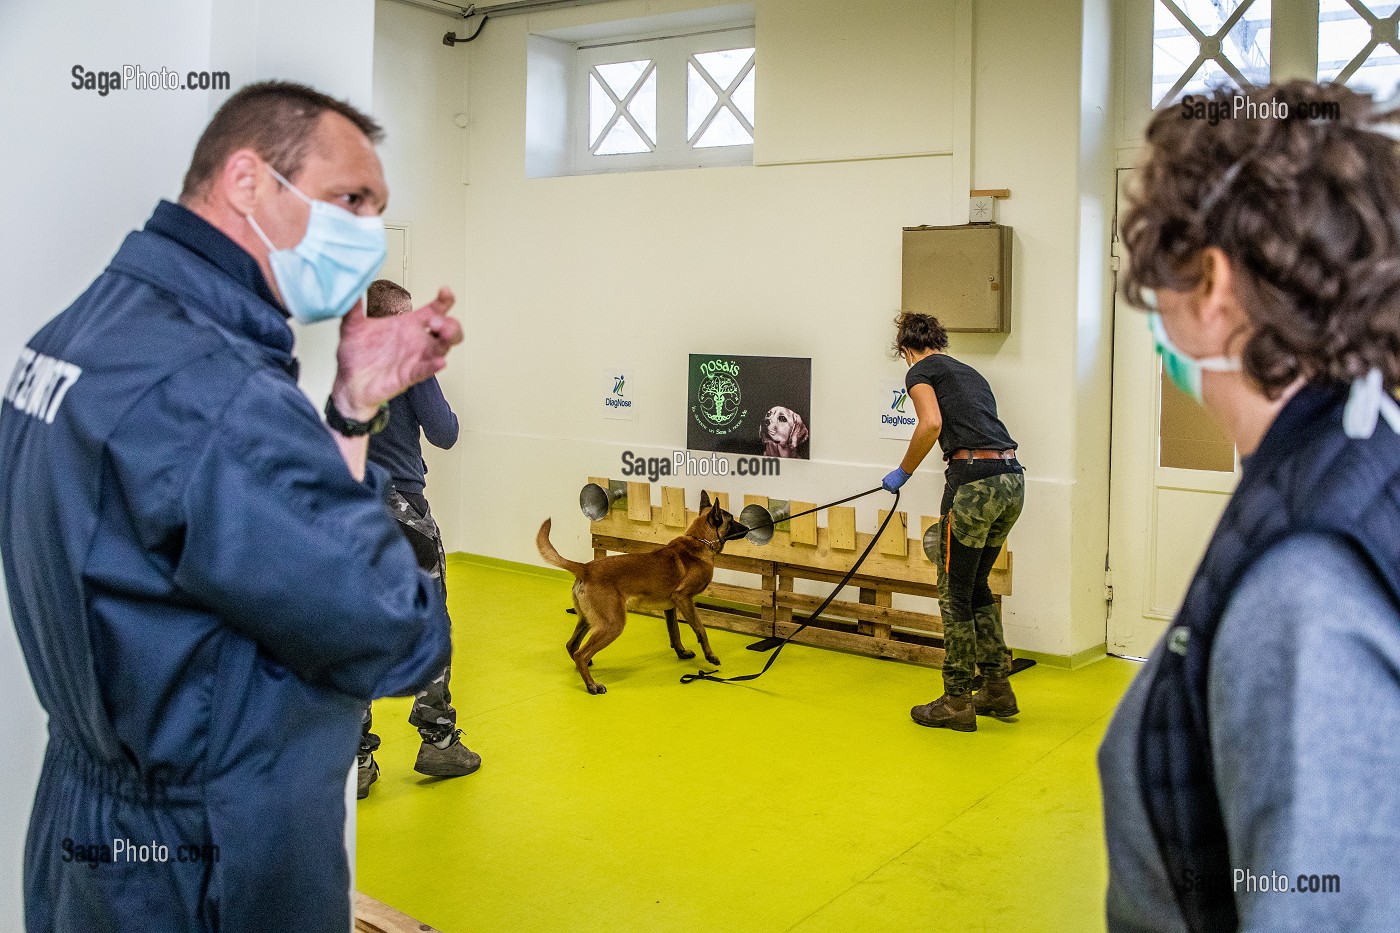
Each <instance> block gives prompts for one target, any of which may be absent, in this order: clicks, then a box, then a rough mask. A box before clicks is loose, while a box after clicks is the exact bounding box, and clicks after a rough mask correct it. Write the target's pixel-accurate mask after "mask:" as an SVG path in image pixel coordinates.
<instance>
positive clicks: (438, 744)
mask: <svg viewBox="0 0 1400 933" xmlns="http://www.w3.org/2000/svg"><path fill="white" fill-rule="evenodd" d="M412 307H413V303H412V300H411V299H410V297H409V294H408V292H407V291H406V290H404V289H403V288H401V287H399V286H398V285H396V284H394V283H393V282H390V281H389V280H387V279H380V280H378V281H376V282H373V283H371V284H370V287H369V295H368V298H367V301H366V313H367V314H368V315H369V316H370V317H388V316H390V315H394V314H401V313H403V312H405V311H408V310H411V309H412ZM420 434H421V435H423V436H426V437H427V439H428V441H429V442H430V443H432V444H433V445H434V446H437V447H442V448H444V449H445V448H448V447H451V446H452V445H453V444H454V443H456V441H457V416H456V415H455V414H453V412H452V408H451V406H450V405H448V404H447V399H446V398H445V397H444V396H443V394H442V387H441V386H439V385H438V382H437V377H435V376H430V377H428V378H427V379H425V380H423V381H422V382H420V383H418V384H417V385H415V386H412V387H410V388H409V389H408V390H407V391H406V392H404V393H403V394H402V395H399V396H397V397H396V398H394V399H392V400H391V401H390V402H389V423H388V425H387V426H386V427H385V428H384V430H383V431H381V432H379V433H378V434H376V435H374V436H373V437H372V438H371V439H370V443H369V459H370V461H371V462H373V463H376V464H378V465H379V466H381V467H383V468H384V469H385V470H387V471H388V473H389V479H390V481H391V483H392V487H391V489H390V492H389V510H390V511H391V512H392V513H393V515H394V518H396V519H398V522H399V530H400V531H402V532H403V534H404V537H405V538H407V539H408V543H409V544H411V545H413V553H414V554H415V555H416V556H417V558H418V566H419V567H420V568H422V569H423V570H425V571H427V572H428V573H429V574H430V575H431V576H432V577H433V579H435V580H437V581H438V588H439V592H440V593H441V594H442V599H443V600H444V601H446V599H447V557H446V554H445V553H444V552H443V548H442V534H441V533H440V532H439V530H438V526H437V522H436V521H434V520H433V513H432V510H431V509H430V508H429V507H428V500H427V499H426V498H425V497H424V496H423V483H424V474H425V473H426V472H427V467H426V466H425V465H424V464H423V453H422V447H421V443H420ZM451 678H452V668H451V667H450V666H449V667H447V668H445V669H444V670H443V672H442V673H441V674H439V675H438V676H437V677H436V678H434V680H433V682H432V683H431V684H429V685H428V686H427V687H426V688H424V689H423V690H421V691H420V692H419V693H418V695H417V697H415V698H414V700H413V710H412V712H410V713H409V715H408V721H409V723H411V724H412V725H414V726H416V727H417V728H418V735H419V737H420V738H421V739H422V740H423V742H422V746H421V747H420V748H419V750H418V758H417V760H416V761H415V762H414V765H413V769H414V770H415V771H417V772H419V773H420V774H428V775H433V776H436V777H457V776H460V775H464V774H471V773H472V772H473V771H475V770H476V769H477V768H479V767H481V756H480V755H478V754H477V753H476V752H474V751H472V750H471V749H469V748H467V747H466V746H465V745H463V744H462V742H461V731H460V730H459V729H458V728H457V711H456V710H455V709H453V707H452V692H451V690H450V689H449V688H450V684H451ZM373 724H374V719H373V715H372V713H371V710H370V708H369V707H365V716H364V725H363V728H362V729H361V732H360V757H359V787H358V795H359V796H360V797H366V796H368V795H369V787H370V785H371V784H373V783H374V782H375V781H377V780H378V779H379V763H378V762H377V761H375V759H374V752H375V751H376V750H377V749H378V748H379V736H377V735H375V734H374V733H373V732H371V731H370V728H371V726H373Z"/></svg>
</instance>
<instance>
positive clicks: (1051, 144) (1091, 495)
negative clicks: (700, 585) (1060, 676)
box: [376, 0, 1113, 654]
mask: <svg viewBox="0 0 1400 933" xmlns="http://www.w3.org/2000/svg"><path fill="white" fill-rule="evenodd" d="M1085 3H1087V4H1089V5H1090V9H1089V12H1088V13H1086V12H1085V10H1084V6H1083V5H1082V4H1081V3H1079V2H1073V3H1069V2H1060V3H1056V4H1041V3H1029V2H1024V3H1014V4H1013V3H992V2H985V0H982V2H975V3H974V2H972V0H925V2H918V3H912V2H904V0H881V2H879V3H876V4H867V5H866V6H868V7H871V8H872V9H870V10H864V9H863V10H862V12H861V13H859V14H852V13H850V12H849V10H850V7H849V4H845V3H842V2H836V0H781V2H780V0H760V2H758V3H757V4H756V6H757V33H758V43H759V62H760V64H759V86H760V88H761V89H762V90H760V101H759V102H760V108H759V121H760V129H759V134H760V142H759V145H758V146H757V147H756V154H757V155H758V157H759V161H760V163H763V164H760V165H759V166H756V167H742V168H711V169H698V170H680V171H658V172H638V173H628V174H614V175H608V174H603V175H588V176H576V177H562V178H537V179H527V178H526V177H525V173H524V159H525V154H524V145H525V132H524V120H525V88H526V45H527V41H528V36H529V35H530V34H531V33H532V32H533V33H539V32H545V31H553V30H557V29H561V28H566V27H570V26H574V25H579V24H583V23H588V22H594V21H599V20H604V19H622V18H630V17H636V16H641V15H646V14H654V13H663V12H672V11H676V10H680V9H684V8H687V7H695V6H699V5H701V4H697V3H694V2H690V3H686V2H682V0H672V2H649V3H641V2H636V0H619V2H617V3H613V4H601V5H596V6H589V7H587V8H579V9H575V10H567V11H558V12H552V13H544V14H535V15H531V16H517V17H508V18H500V19H497V20H495V21H492V22H491V23H490V24H489V25H488V26H487V28H486V30H485V32H484V33H483V36H482V38H481V39H480V40H478V41H477V42H474V43H472V44H471V45H469V46H467V47H465V48H464V49H463V48H459V49H457V50H455V53H456V54H457V55H460V56H462V57H463V58H465V59H466V60H467V62H468V66H467V67H468V69H469V77H468V84H469V87H470V116H471V125H470V128H469V129H468V131H467V134H466V135H467V150H468V151H467V154H466V159H467V162H468V163H469V165H470V171H469V179H468V180H469V184H468V185H467V188H466V215H465V216H466V219H465V250H464V253H463V255H464V263H463V269H462V272H461V275H462V276H463V278H464V280H465V292H464V298H465V302H464V305H465V307H464V308H463V311H462V314H463V319H464V323H465V325H466V330H467V340H468V342H467V346H466V347H465V348H464V350H463V352H462V353H461V354H460V355H459V356H458V357H457V359H455V360H454V362H453V363H452V364H451V366H450V367H449V370H448V371H447V376H446V377H445V381H446V382H447V383H448V384H449V394H450V395H451V396H452V397H453V399H454V401H458V400H460V402H461V403H462V404H461V407H460V408H459V411H460V413H461V414H462V417H463V423H464V428H465V432H464V437H463V441H462V448H463V449H462V451H461V454H460V456H459V457H456V458H455V459H454V460H451V461H447V462H451V463H452V464H453V467H452V468H453V469H456V470H457V482H456V486H455V489H453V490H449V489H448V488H445V487H444V486H443V479H444V474H445V472H446V470H445V469H444V468H443V467H440V466H436V465H435V472H434V473H433V476H432V480H433V485H432V489H431V495H432V497H433V502H434V507H435V508H436V509H438V510H439V511H440V512H443V513H444V514H447V511H446V510H449V509H453V508H456V507H459V508H460V511H459V512H454V513H453V517H454V521H453V523H452V525H451V526H450V527H449V528H448V543H449V546H450V547H452V548H454V549H462V550H466V551H471V552H475V553H481V554H487V555H492V556H497V557H503V558H508V559H512V560H519V561H527V562H532V563H538V558H537V556H536V554H535V551H534V546H533V532H534V530H535V529H536V528H537V527H538V523H539V522H540V521H541V520H542V519H543V518H545V517H546V516H551V515H552V516H553V517H554V518H555V519H556V522H555V534H554V536H555V543H556V544H557V545H558V546H559V547H560V549H561V550H562V551H564V552H566V553H569V554H572V555H574V556H582V555H584V554H586V553H587V552H588V547H587V525H586V522H585V521H584V520H583V519H582V517H580V516H579V514H578V510H577V505H576V497H577V493H578V488H579V486H580V485H581V484H582V483H583V481H584V479H585V478H586V477H587V476H589V475H612V476H618V475H620V456H621V452H622V451H623V450H632V451H635V452H637V453H640V454H645V455H648V456H665V455H669V453H670V452H671V451H672V450H674V449H676V448H680V447H683V446H684V443H685V434H684V431H685V422H684V411H685V407H686V399H685V396H686V385H685V382H686V358H687V354H689V353H691V352H730V353H735V354H754V355H785V356H798V357H811V358H812V361H813V364H812V369H813V387H812V412H813V438H814V439H813V445H812V456H813V460H812V461H811V462H808V463H793V464H785V465H784V466H785V469H784V474H783V476H782V477H781V478H778V479H763V480H748V481H745V480H741V479H739V478H731V479H726V480H720V481H715V480H708V481H705V482H704V485H706V486H708V487H709V488H715V487H716V486H718V487H720V488H725V489H728V490H730V491H731V492H733V493H736V494H737V493H743V492H756V493H767V494H772V495H775V496H780V497H783V498H787V497H795V498H803V499H811V500H816V501H826V500H829V499H833V498H837V497H840V496H843V495H847V494H849V493H851V492H854V491H857V490H860V489H863V488H868V487H870V486H873V485H875V484H876V483H878V481H879V479H880V477H881V476H883V474H884V473H885V472H886V471H887V470H889V469H890V468H891V467H892V466H893V465H894V464H895V463H896V462H898V460H899V458H900V456H901V454H902V450H903V445H902V444H901V443H899V442H895V441H890V440H883V439H880V438H878V437H876V436H875V434H874V431H873V430H872V429H871V428H870V427H869V422H868V420H867V419H866V417H865V412H866V411H867V409H866V407H865V404H866V403H865V401H864V400H865V399H867V398H868V397H869V394H870V393H871V392H873V391H874V389H875V387H876V386H877V385H878V384H879V383H880V381H881V380H887V381H888V380H894V381H898V380H899V379H900V378H901V376H902V371H903V367H902V366H901V365H900V364H897V363H894V362H892V361H890V360H889V359H888V357H887V356H886V354H885V348H886V347H887V345H888V342H889V337H890V333H889V330H890V329H889V320H890V318H891V317H892V316H893V314H894V313H895V311H896V310H897V309H898V306H899V289H900V282H899V269H900V255H899V253H900V228H901V227H902V226H905V225H913V224H922V223H933V224H938V223H960V222H963V221H964V220H965V219H966V205H965V201H964V200H963V198H964V195H963V192H965V191H966V189H967V187H968V184H969V182H971V183H972V184H974V185H975V186H977V187H1006V188H1010V189H1011V190H1012V193H1013V196H1012V198H1011V199H1010V200H1009V201H1005V202H1003V203H1002V204H1001V218H1000V219H1001V221H1002V222H1003V223H1007V224H1010V225H1011V226H1013V227H1014V228H1015V231H1016V241H1015V250H1016V267H1015V276H1014V295H1013V303H1014V316H1013V330H1012V333H1011V334H1010V335H1009V336H990V335H955V337H954V339H953V345H952V347H951V351H952V352H953V353H954V354H955V355H957V356H959V357H960V358H962V359H964V360H966V361H967V362H969V363H971V364H972V365H974V366H976V367H978V368H979V369H980V370H981V371H982V372H984V373H985V374H986V375H987V377H988V378H989V379H990V380H991V382H992V385H993V387H994V389H995V390H996V393H997V397H998V401H999V403H1000V406H1001V411H1002V414H1003V417H1004V420H1005V421H1006V423H1007V425H1008V427H1009V428H1010V430H1011V432H1012V434H1013V436H1015V437H1016V438H1017V440H1018V442H1019V443H1020V446H1021V451H1022V454H1023V460H1024V462H1025V463H1026V465H1027V467H1028V469H1029V473H1028V481H1029V486H1028V490H1029V492H1028V497H1029V498H1028V504H1027V509H1026V513H1025V516H1024V518H1023V519H1022V520H1021V522H1020V524H1019V525H1018V526H1017V528H1016V531H1015V533H1014V534H1013V537H1012V542H1011V544H1012V548H1013V550H1014V551H1015V554H1016V571H1015V588H1016V592H1015V595H1013V596H1012V597H1010V598H1009V599H1008V600H1007V601H1006V604H1005V605H1006V609H1007V617H1006V627H1007V635H1008V640H1009V641H1010V642H1011V643H1012V644H1013V645H1014V646H1017V647H1022V648H1028V649H1033V650H1039V651H1044V652H1050V653H1055V654H1070V653H1074V652H1078V651H1081V650H1084V649H1087V648H1091V647H1093V646H1095V645H1098V644H1101V643H1102V642H1103V639H1104V615H1105V612H1104V603H1103V566H1104V554H1105V550H1106V540H1107V533H1106V510H1107V504H1106V500H1107V455H1108V374H1107V366H1108V361H1109V350H1110V344H1109V324H1108V321H1109V316H1108V307H1109V306H1108V295H1109V287H1110V282H1109V278H1108V271H1107V269H1106V267H1105V262H1106V257H1107V246H1108V239H1107V238H1108V232H1107V223H1108V220H1109V219H1111V212H1112V190H1113V189H1112V170H1111V151H1110V150H1108V149H1107V148H1106V143H1105V142H1104V141H1103V140H1102V139H1101V138H1100V137H1101V133H1102V127H1104V126H1111V125H1112V124H1111V123H1109V122H1107V121H1108V119H1109V117H1110V115H1109V114H1107V113H1106V110H1107V108H1108V94H1107V88H1106V84H1107V81H1108V58H1109V56H1108V44H1107V40H1106V39H1104V40H1102V41H1103V44H1102V45H1101V46H1100V45H1099V44H1098V43H1099V41H1100V39H1099V36H1100V34H1101V33H1102V32H1103V30H1106V29H1107V28H1108V11H1107V9H1106V0H1085ZM876 8H878V9H876ZM399 9H400V5H399V4H395V3H388V2H381V3H380V4H379V13H380V17H381V25H380V33H381V38H382V37H383V34H384V31H385V26H384V17H385V14H386V13H388V12H391V11H392V12H397V11H398V10H399ZM969 11H972V15H971V16H970V17H969V15H968V13H969ZM867 14H868V16H867ZM400 18H402V17H400ZM844 21H849V23H850V28H851V29H852V30H854V32H853V33H852V41H851V42H850V43H849V44H848V45H846V46H844V48H845V50H846V54H833V49H836V50H839V49H840V48H843V47H841V46H839V45H838V46H833V45H832V41H833V39H832V36H831V35H830V30H829V29H827V28H826V27H824V26H819V24H822V23H825V24H828V25H829V24H831V23H834V22H844ZM968 22H970V23H971V25H970V26H965V25H961V24H963V23H968ZM804 23H808V24H812V25H811V26H810V28H806V27H804ZM950 24H951V25H950ZM422 25H423V29H424V33H425V34H424V35H423V36H422V37H421V51H422V53H423V54H425V55H428V54H431V55H436V56H437V57H441V56H442V55H444V54H452V52H453V50H447V49H444V48H442V47H441V46H440V45H437V48H436V49H435V50H432V49H430V46H431V45H433V44H436V43H439V42H440V39H441V34H442V32H443V31H445V29H446V28H447V27H448V26H450V23H449V21H447V20H445V19H442V18H438V19H437V20H436V21H435V22H431V23H428V22H424V23H423V24H422ZM871 29H878V30H879V35H872V34H870V30H871ZM959 30H962V32H959ZM1086 30H1087V31H1088V33H1089V36H1090V40H1091V42H1092V50H1091V53H1090V54H1089V55H1081V48H1083V47H1085V46H1086V41H1085V34H1086ZM959 49H962V53H963V55H964V57H969V56H970V62H964V61H961V60H960V59H959ZM405 50H407V46H405ZM877 55H880V56H883V58H882V59H881V60H878V61H873V60H872V57H875V56H877ZM814 56H818V57H819V58H820V60H822V61H824V62H825V67H826V69H827V73H826V74H825V75H824V76H823V77H822V78H821V80H820V81H818V80H817V79H816V78H814V77H813V75H812V73H811V63H812V62H813V61H814V60H815V59H814ZM950 60H951V61H950ZM891 61H893V62H897V63H898V64H899V67H898V68H896V69H890V68H888V67H887V66H888V64H889V62H891ZM921 63H922V64H921ZM911 69H912V71H911ZM960 69H964V71H960ZM900 73H904V74H906V76H907V78H906V79H904V80H900V79H898V78H897V77H896V76H897V75H898V74H900ZM969 78H970V80H971V88H972V90H971V94H970V100H971V103H972V108H971V119H970V121H969V120H966V119H964V120H962V121H961V122H960V121H959V120H958V119H957V113H956V111H957V107H958V102H959V100H960V99H968V98H960V95H966V94H967V91H966V85H965V83H962V82H965V81H966V80H967V79H969ZM422 79H423V76H422V75H415V74H414V72H413V71H412V69H405V70H404V71H403V72H402V73H401V71H400V69H398V68H397V67H388V66H387V54H386V49H385V48H384V47H383V46H382V45H381V47H380V48H379V49H378V50H377V67H376V105H377V109H378V110H379V111H380V113H381V115H384V116H386V118H388V114H386V113H385V111H384V107H383V106H381V105H380V102H381V101H383V100H387V99H388V97H387V96H385V95H393V94H397V95H398V99H401V100H404V101H407V100H408V98H407V96H406V91H407V90H408V88H409V83H410V82H415V83H416V82H421V80H422ZM818 85H819V86H818ZM805 86H814V89H813V90H812V92H811V96H810V97H806V98H804V97H802V91H803V88H804V87H805ZM1081 87H1084V88H1087V89H1088V93H1086V94H1085V95H1083V96H1081ZM381 89H383V94H381ZM396 89H397V90H396ZM873 95H878V107H875V108H874V111H875V112H877V113H881V114H907V120H905V121H903V122H893V121H895V118H894V117H886V118H882V120H881V121H879V122H876V123H869V124H867V123H862V122H861V121H860V120H859V119H857V118H856V117H854V116H851V115H853V114H855V115H858V114H860V113H861V112H862V111H861V108H862V106H863V102H866V101H870V100H872V99H875V98H874V97H873ZM1100 98H1101V99H1100ZM784 101H786V102H787V104H786V106H784V105H783V102H784ZM828 101H829V103H830V106H829V107H827V106H824V104H823V102H828ZM824 113H829V114H831V117H830V119H831V125H830V128H829V131H828V132H825V133H814V132H813V122H814V121H819V120H821V119H823V116H822V115H823V114H824ZM843 114H844V115H846V116H845V117H843V116H842V115H843ZM882 126H883V127H887V129H884V130H882V129H881V127H882ZM434 138H435V139H437V138H439V137H434ZM441 138H442V139H443V140H445V139H446V137H441ZM911 152H924V153H929V154H924V155H909V156H907V157H904V158H880V157H881V156H888V155H891V154H907V153H911ZM420 155H421V153H420ZM829 159H841V160H843V161H824V160H829ZM386 161H387V160H386ZM771 163H780V164H771ZM414 164H415V165H418V164H419V163H417V162H415V163H414ZM404 165H405V163H399V165H398V168H400V169H402V168H403V167H404ZM968 172H970V174H971V177H970V178H962V179H960V178H959V177H958V176H959V174H965V173H968ZM398 174H399V172H398V171H395V172H394V173H393V174H391V180H392V179H393V178H394V177H395V176H396V175H398ZM442 196H443V198H444V199H446V200H447V201H448V202H449V203H455V201H453V200H452V199H453V198H455V195H452V194H449V193H447V192H443V193H442ZM391 213H393V211H392V210H391ZM442 274H443V275H451V274H452V270H450V269H444V271H443V273H442ZM420 281H421V279H420V278H419V277H418V275H417V273H416V272H415V282H420ZM417 287H420V288H421V285H420V286H417ZM613 366H618V367H623V366H630V367H631V368H632V369H633V371H634V375H633V381H634V384H635V386H636V388H637V394H638V402H637V404H638V406H639V416H638V420H637V421H636V422H620V421H606V420H603V419H602V418H601V417H600V416H599V415H598V414H597V411H596V399H594V397H593V396H594V395H595V394H596V388H595V387H596V386H597V385H598V384H599V381H600V378H601V374H602V372H603V370H604V369H605V368H607V367H613ZM678 484H681V485H686V486H687V487H688V488H689V489H690V490H691V491H692V498H693V496H694V494H695V492H696V491H697V490H698V489H699V488H700V486H701V485H702V482H701V481H700V480H698V479H697V480H690V481H680V482H679V483H678ZM907 489H908V492H907V493H906V495H905V496H904V505H906V506H907V507H908V508H909V509H910V510H911V511H912V512H915V513H919V512H931V511H935V510H936V508H937V503H938V499H939V496H940V494H941V489H942V477H941V474H940V471H939V469H938V467H937V463H936V461H933V462H929V463H928V464H926V466H925V468H924V469H922V470H921V471H920V472H919V473H918V474H917V475H916V476H915V478H914V479H913V480H911V482H910V484H909V486H908V487H907ZM454 493H455V497H456V498H457V500H458V502H457V504H455V505H449V504H448V503H449V501H450V500H452V499H453V498H454ZM691 504H692V506H693V504H694V503H693V501H692V503H691ZM880 504H883V503H882V502H880V501H877V499H876V498H875V497H872V498H871V499H869V500H866V501H864V502H862V503H861V504H860V512H861V519H860V520H861V522H862V524H863V525H864V526H865V527H867V528H869V527H870V526H871V525H872V524H873V521H874V510H875V509H876V508H877V507H878V506H879V505H880Z"/></svg>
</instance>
